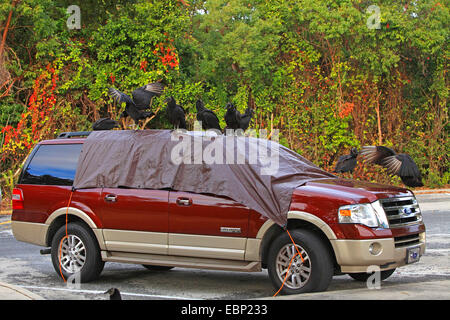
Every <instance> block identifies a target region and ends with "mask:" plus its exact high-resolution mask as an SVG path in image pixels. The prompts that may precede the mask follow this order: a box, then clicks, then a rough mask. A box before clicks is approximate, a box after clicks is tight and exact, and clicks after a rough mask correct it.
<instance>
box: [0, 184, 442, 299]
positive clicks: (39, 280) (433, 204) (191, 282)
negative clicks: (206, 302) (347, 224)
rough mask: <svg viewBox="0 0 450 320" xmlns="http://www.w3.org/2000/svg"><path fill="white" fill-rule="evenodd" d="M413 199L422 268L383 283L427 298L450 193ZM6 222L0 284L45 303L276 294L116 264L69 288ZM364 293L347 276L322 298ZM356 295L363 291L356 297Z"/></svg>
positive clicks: (254, 278) (219, 276) (219, 274)
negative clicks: (422, 244) (422, 232)
mask: <svg viewBox="0 0 450 320" xmlns="http://www.w3.org/2000/svg"><path fill="white" fill-rule="evenodd" d="M417 198H418V201H419V204H420V206H421V209H422V211H423V217H424V221H425V224H426V227H427V242H428V243H427V251H426V254H425V255H424V256H423V257H422V259H421V261H420V262H418V263H415V264H412V265H409V266H405V267H403V268H400V269H398V270H397V271H396V272H395V273H394V275H393V276H392V277H390V278H389V279H388V280H386V281H384V282H383V283H382V287H386V288H389V290H390V291H391V292H392V291H393V292H394V293H395V292H396V291H399V292H400V291H401V290H405V288H408V287H411V286H414V285H415V284H419V283H424V282H427V283H428V284H429V285H427V286H425V287H424V288H429V289H425V290H430V293H431V290H433V288H434V287H435V286H439V285H440V284H448V283H449V282H448V280H450V259H449V254H450V193H448V194H431V195H418V196H417ZM9 220H10V217H9V216H4V215H3V216H0V282H6V283H10V284H14V285H18V286H21V287H23V288H26V289H28V290H30V291H31V292H34V293H36V294H39V295H41V296H42V297H44V298H46V299H83V300H84V299H106V298H107V296H106V295H104V294H103V292H104V291H105V290H107V289H108V288H110V287H117V288H119V289H120V290H121V292H122V293H123V298H124V299H254V298H264V297H271V296H272V295H273V294H274V289H273V288H272V286H271V284H270V281H269V279H268V277H267V272H266V271H264V272H260V273H245V272H223V271H209V270H196V269H183V268H175V269H173V270H171V271H168V272H151V271H148V270H146V269H144V268H143V267H141V266H139V265H131V264H119V263H107V264H106V265H105V269H104V271H103V272H102V275H101V277H100V279H99V280H97V281H96V282H94V283H88V284H82V285H81V287H80V288H73V287H68V286H66V285H65V284H64V283H63V282H62V280H61V279H60V278H59V277H58V276H57V274H56V273H55V271H54V269H53V266H52V264H51V259H50V256H49V255H46V256H42V255H40V254H39V249H40V247H37V246H34V245H31V244H26V243H22V242H18V241H16V240H15V239H14V237H13V236H12V233H11V229H10V223H9V222H8V221H9ZM365 288H366V287H365V284H364V283H358V282H355V281H353V280H352V279H351V278H350V277H348V276H346V275H343V276H337V277H334V279H333V281H332V284H331V285H330V287H329V289H328V291H327V294H326V295H325V296H323V297H324V298H327V299H329V298H333V297H335V298H336V297H339V296H342V295H343V294H344V293H349V292H352V291H347V290H349V289H365ZM344 290H345V291H344ZM358 291H363V290H355V291H354V292H356V293H357V292H358ZM425 294H426V293H425ZM316 297H317V296H316ZM319 298H320V296H319ZM356 298H358V296H356ZM381 298H382V297H381ZM449 298H450V297H449Z"/></svg>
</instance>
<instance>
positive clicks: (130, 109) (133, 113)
mask: <svg viewBox="0 0 450 320" xmlns="http://www.w3.org/2000/svg"><path fill="white" fill-rule="evenodd" d="M108 93H109V95H110V96H111V97H112V98H113V99H114V101H115V102H116V103H125V105H126V106H125V111H124V112H122V114H121V117H127V116H130V117H131V118H132V119H133V120H134V122H135V123H136V124H137V123H138V121H139V120H143V119H146V118H148V117H151V116H153V115H154V113H153V112H151V111H150V112H149V111H141V110H139V109H138V108H137V107H136V104H135V103H134V101H133V100H132V99H131V98H130V96H129V95H127V94H125V93H123V92H120V91H119V90H117V89H114V88H109V91H108Z"/></svg>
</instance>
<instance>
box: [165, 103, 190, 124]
mask: <svg viewBox="0 0 450 320" xmlns="http://www.w3.org/2000/svg"><path fill="white" fill-rule="evenodd" d="M164 102H166V103H167V109H166V112H167V118H168V119H169V122H170V123H171V124H172V125H173V126H174V128H177V129H187V127H186V119H185V116H186V112H185V111H184V109H183V107H182V106H180V105H178V104H177V103H176V101H175V99H174V97H170V98H167V99H166V100H165V101H164Z"/></svg>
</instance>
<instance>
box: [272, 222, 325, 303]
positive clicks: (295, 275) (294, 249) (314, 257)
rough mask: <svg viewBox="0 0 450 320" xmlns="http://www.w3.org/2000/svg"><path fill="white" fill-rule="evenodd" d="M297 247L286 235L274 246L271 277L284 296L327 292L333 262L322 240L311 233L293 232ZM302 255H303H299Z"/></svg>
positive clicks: (308, 231)
mask: <svg viewBox="0 0 450 320" xmlns="http://www.w3.org/2000/svg"><path fill="white" fill-rule="evenodd" d="M290 233H291V236H292V238H293V240H294V242H295V244H296V246H294V244H293V243H292V241H291V239H290V237H289V235H288V234H287V233H286V232H284V233H282V234H281V235H280V236H278V237H277V238H276V239H275V241H274V242H273V243H272V245H271V247H270V249H269V254H268V265H267V267H268V273H269V277H270V279H271V281H272V284H273V285H274V287H275V288H276V289H277V290H278V289H280V288H281V290H280V293H282V294H298V293H305V292H314V291H324V290H326V289H327V288H328V285H329V284H330V282H331V279H332V277H333V262H332V259H331V256H330V252H329V250H328V248H327V247H326V245H325V244H324V243H323V241H322V239H321V238H320V237H319V236H317V235H316V234H315V233H314V232H312V231H310V230H304V229H297V230H292V231H290ZM299 253H300V254H299Z"/></svg>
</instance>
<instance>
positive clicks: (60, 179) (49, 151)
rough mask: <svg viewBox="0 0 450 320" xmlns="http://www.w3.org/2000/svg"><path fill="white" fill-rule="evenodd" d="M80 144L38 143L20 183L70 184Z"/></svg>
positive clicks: (73, 175)
mask: <svg viewBox="0 0 450 320" xmlns="http://www.w3.org/2000/svg"><path fill="white" fill-rule="evenodd" d="M82 146H83V145H82V144H50V145H40V146H39V147H38V149H37V151H36V152H35V153H34V155H33V158H32V159H31V161H30V163H29V164H28V166H27V167H26V169H25V171H24V173H23V175H22V179H21V181H20V183H21V184H40V185H58V186H71V185H72V184H73V180H74V178H75V172H76V170H77V163H78V157H79V155H80V151H81V148H82Z"/></svg>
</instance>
